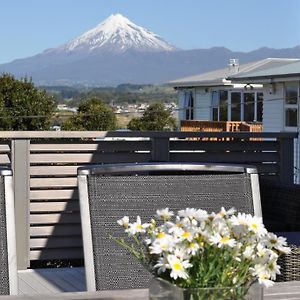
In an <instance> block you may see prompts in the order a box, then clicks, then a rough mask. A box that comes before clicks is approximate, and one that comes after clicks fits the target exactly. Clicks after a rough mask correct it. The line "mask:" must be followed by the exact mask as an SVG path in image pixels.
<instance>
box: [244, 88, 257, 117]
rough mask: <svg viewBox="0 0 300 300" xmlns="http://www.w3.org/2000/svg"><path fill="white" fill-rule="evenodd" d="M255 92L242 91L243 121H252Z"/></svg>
mask: <svg viewBox="0 0 300 300" xmlns="http://www.w3.org/2000/svg"><path fill="white" fill-rule="evenodd" d="M254 106H255V93H244V121H246V122H253V120H254V119H255V116H254V111H255V107H254Z"/></svg>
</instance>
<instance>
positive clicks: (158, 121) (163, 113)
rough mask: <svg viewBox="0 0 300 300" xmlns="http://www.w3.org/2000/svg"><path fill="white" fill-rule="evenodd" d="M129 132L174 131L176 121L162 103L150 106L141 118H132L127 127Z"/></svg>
mask: <svg viewBox="0 0 300 300" xmlns="http://www.w3.org/2000/svg"><path fill="white" fill-rule="evenodd" d="M127 127H128V128H129V129H130V130H160V131H161V130H174V129H176V127H177V126H176V119H175V118H174V117H172V111H171V110H170V109H165V107H164V104H163V103H160V102H158V103H154V104H151V105H150V106H149V107H148V108H147V109H146V110H145V111H144V114H143V116H142V117H141V118H133V119H132V120H131V121H130V122H129V123H128V126H127Z"/></svg>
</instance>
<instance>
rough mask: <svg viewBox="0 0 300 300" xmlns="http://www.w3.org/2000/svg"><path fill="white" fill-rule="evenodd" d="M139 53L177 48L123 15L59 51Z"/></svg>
mask: <svg viewBox="0 0 300 300" xmlns="http://www.w3.org/2000/svg"><path fill="white" fill-rule="evenodd" d="M128 49H134V50H137V51H151V52H153V51H155V52H159V51H173V50H176V48H175V47H174V46H172V45H170V44H168V43H167V42H166V41H164V40H163V39H162V38H160V37H159V36H158V35H156V34H154V33H152V32H151V31H149V30H147V29H145V28H143V27H141V26H138V25H136V24H134V23H133V22H131V21H130V20H129V19H127V18H126V17H124V16H122V15H121V14H115V15H111V16H109V17H108V18H107V19H105V20H104V21H103V22H102V23H100V24H99V25H98V26H96V27H95V28H93V29H91V30H89V31H87V32H86V33H84V34H83V35H81V36H79V37H78V38H75V39H74V40H72V41H70V42H69V43H67V44H65V45H63V46H61V47H60V48H59V50H64V51H67V52H73V51H89V52H90V51H95V50H107V51H110V52H116V53H120V52H124V51H126V50H128Z"/></svg>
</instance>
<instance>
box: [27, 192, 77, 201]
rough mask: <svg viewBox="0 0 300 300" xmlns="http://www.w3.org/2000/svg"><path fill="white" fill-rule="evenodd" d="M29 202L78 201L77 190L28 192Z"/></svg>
mask: <svg viewBox="0 0 300 300" xmlns="http://www.w3.org/2000/svg"><path fill="white" fill-rule="evenodd" d="M30 199H31V200H42V199H45V200H57V199H62V200H63V199H78V191H77V189H67V190H41V191H39V190H36V191H30Z"/></svg>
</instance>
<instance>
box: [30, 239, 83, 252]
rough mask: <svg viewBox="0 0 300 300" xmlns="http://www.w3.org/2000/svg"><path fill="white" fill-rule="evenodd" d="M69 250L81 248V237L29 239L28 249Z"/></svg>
mask: <svg viewBox="0 0 300 300" xmlns="http://www.w3.org/2000/svg"><path fill="white" fill-rule="evenodd" d="M44 247H47V248H70V247H82V238H81V236H78V237H77V236H73V237H66V236H64V237H49V238H31V239H30V248H31V249H33V248H34V249H40V248H44Z"/></svg>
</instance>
